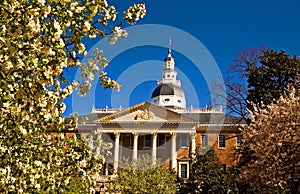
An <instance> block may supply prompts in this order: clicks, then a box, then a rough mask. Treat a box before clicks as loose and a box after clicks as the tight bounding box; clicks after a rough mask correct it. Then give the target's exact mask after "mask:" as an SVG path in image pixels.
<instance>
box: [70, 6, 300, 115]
mask: <svg viewBox="0 0 300 194" xmlns="http://www.w3.org/2000/svg"><path fill="white" fill-rule="evenodd" d="M108 2H109V3H110V4H113V5H115V7H116V8H117V10H118V11H119V12H120V13H121V12H122V11H123V10H125V9H126V8H127V7H128V6H129V5H131V4H133V3H143V2H144V3H146V8H147V16H146V17H145V18H143V19H142V20H141V21H139V22H138V25H143V24H155V25H158V24H160V25H165V26H168V27H174V28H176V29H178V30H182V31H183V32H185V33H187V34H189V35H190V36H191V37H194V38H195V39H197V40H198V41H199V42H201V43H202V44H203V46H204V47H205V48H206V49H207V51H208V52H209V54H210V55H211V56H209V57H213V59H214V61H215V64H216V65H217V66H218V68H219V70H220V73H221V74H222V75H223V76H226V75H227V70H228V69H229V67H230V64H231V63H232V61H233V60H234V59H235V56H236V54H237V52H238V51H241V50H242V49H244V48H250V47H254V48H255V47H259V46H263V45H264V46H267V47H270V48H273V49H275V50H281V49H283V50H285V51H286V52H287V53H288V54H292V55H297V56H299V55H300V11H299V7H300V1H297V0H291V1H279V0H273V1H270V0H267V1H266V0H260V1H258V0H252V1H238V0H228V1H221V0H211V1H202V0H185V1H175V0H173V1H171V0H163V1H154V0H140V1H132V0H122V1H116V2H114V1H108ZM125 27H128V26H125ZM153 30H154V31H153V32H151V30H149V31H148V32H149V34H151V33H154V32H155V33H156V37H157V38H161V37H159V35H158V34H159V33H158V32H157V31H155V30H156V29H153ZM161 33H162V37H164V36H169V37H172V44H173V45H174V46H171V48H172V47H174V48H176V46H180V45H179V44H185V42H184V40H181V38H177V40H176V38H174V37H177V36H176V35H174V34H172V31H170V32H161ZM164 33H167V34H164ZM168 33H169V35H168ZM149 34H147V33H146V34H145V36H144V37H143V38H144V39H145V40H147V39H149V41H151V40H154V38H153V37H150V35H149ZM130 36H131V34H130V33H129V38H130ZM150 39H151V40H150ZM165 39H166V40H165V45H141V46H138V47H132V48H128V49H126V50H123V51H122V52H121V53H119V54H117V55H116V56H114V57H113V58H112V59H111V65H110V67H109V68H108V69H107V71H108V74H109V75H110V76H111V77H112V78H120V79H121V81H122V82H121V85H123V88H124V90H123V91H124V92H126V95H125V96H126V97H124V95H122V89H121V93H115V92H112V91H110V90H107V91H103V90H102V89H101V87H100V86H99V85H97V86H95V89H93V91H92V95H91V96H90V98H86V100H84V99H82V100H79V101H80V103H77V101H76V102H75V100H76V99H77V98H74V96H73V97H69V98H68V99H67V100H66V103H67V107H68V108H67V111H66V113H65V115H68V114H69V113H71V112H74V111H75V112H78V113H79V114H80V115H82V114H87V113H88V112H89V111H90V110H91V105H92V104H94V105H95V106H96V107H105V106H106V105H107V106H109V107H118V106H120V105H121V106H122V107H128V106H131V105H134V104H137V103H140V102H143V101H150V97H151V93H152V91H153V90H154V89H155V87H156V80H159V79H160V78H161V71H162V69H163V59H164V58H165V57H166V55H167V49H168V38H167V37H165ZM179 39H180V40H179ZM154 42H155V41H154ZM95 43H96V41H95V40H93V41H87V42H86V44H87V45H86V47H87V48H88V49H90V48H92V47H93V46H94V44H95ZM120 44H122V42H121V43H120ZM176 44H177V45H176ZM118 46H120V45H118V43H117V44H116V45H114V46H113V47H118ZM184 46H185V48H189V42H186V45H184ZM100 49H101V48H100ZM109 49H110V48H109ZM109 49H107V50H109ZM190 49H191V52H195V51H194V50H193V48H190ZM107 50H105V49H104V55H105V54H106V52H111V51H107ZM180 51H181V50H174V51H173V53H172V54H173V57H174V58H175V61H176V64H175V66H176V67H177V68H178V69H177V70H178V71H179V75H178V78H179V79H180V80H181V81H182V86H183V89H184V91H185V93H186V98H187V106H188V107H189V106H191V105H192V106H193V107H197V106H199V107H204V106H205V105H209V104H210V97H209V94H210V92H209V87H208V86H209V83H207V79H206V75H203V72H201V71H199V68H197V67H199V65H200V64H194V63H193V62H192V61H193V60H192V59H191V58H189V57H188V56H187V55H186V54H184V53H182V52H180ZM205 60H206V59H204V58H203V61H205ZM143 65H144V66H143ZM149 66H151V71H150V70H148V69H149ZM144 67H145V68H144ZM147 68H148V69H147ZM143 69H144V70H143ZM150 74H151V76H150V77H149V75H150ZM74 76H75V73H74ZM210 76H214V75H210ZM137 77H138V79H137ZM215 77H216V78H217V77H218V76H217V74H216V76H215ZM143 78H144V80H143ZM150 78H151V79H150ZM191 86H193V90H190V88H191ZM124 92H123V93H124ZM91 98H93V99H92V100H91ZM75 106H76V107H75ZM78 107H79V108H78Z"/></svg>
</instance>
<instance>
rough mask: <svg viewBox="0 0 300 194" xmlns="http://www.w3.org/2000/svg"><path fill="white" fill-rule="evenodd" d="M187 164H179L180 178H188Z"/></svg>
mask: <svg viewBox="0 0 300 194" xmlns="http://www.w3.org/2000/svg"><path fill="white" fill-rule="evenodd" d="M187 167H188V165H187V164H180V177H181V178H188V176H187V170H188V169H187Z"/></svg>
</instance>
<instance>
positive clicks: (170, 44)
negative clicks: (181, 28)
mask: <svg viewBox="0 0 300 194" xmlns="http://www.w3.org/2000/svg"><path fill="white" fill-rule="evenodd" d="M171 46H172V37H170V38H169V50H168V58H171V57H172V56H171V52H172V51H171Z"/></svg>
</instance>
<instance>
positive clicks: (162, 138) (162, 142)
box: [157, 134, 166, 147]
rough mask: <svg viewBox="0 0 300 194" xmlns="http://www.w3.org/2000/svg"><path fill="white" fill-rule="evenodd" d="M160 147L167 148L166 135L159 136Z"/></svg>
mask: <svg viewBox="0 0 300 194" xmlns="http://www.w3.org/2000/svg"><path fill="white" fill-rule="evenodd" d="M157 140H158V147H166V135H165V134H159V135H158V139H157Z"/></svg>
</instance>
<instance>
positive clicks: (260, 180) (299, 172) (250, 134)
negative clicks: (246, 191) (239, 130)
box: [240, 90, 300, 193]
mask: <svg viewBox="0 0 300 194" xmlns="http://www.w3.org/2000/svg"><path fill="white" fill-rule="evenodd" d="M289 92H290V94H289V95H288V96H287V97H285V98H283V97H281V98H280V99H279V100H278V101H277V102H275V103H272V104H270V105H268V106H265V107H264V108H263V109H260V110H254V111H252V112H250V115H249V118H250V119H251V124H250V125H249V126H248V127H246V128H245V129H244V131H243V147H244V149H247V150H248V149H250V150H251V151H252V155H251V156H250V161H248V162H247V164H246V165H245V166H244V167H243V168H242V169H241V175H240V176H241V182H243V183H247V184H248V185H250V186H251V187H256V188H257V189H258V190H259V193H272V192H274V190H277V191H278V193H297V190H298V192H299V182H300V163H299V159H300V133H299V129H300V112H299V110H300V96H299V93H297V92H296V91H295V90H293V91H289Z"/></svg>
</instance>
